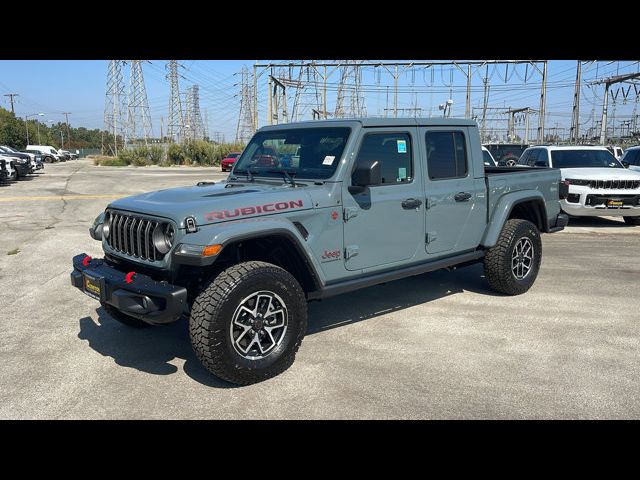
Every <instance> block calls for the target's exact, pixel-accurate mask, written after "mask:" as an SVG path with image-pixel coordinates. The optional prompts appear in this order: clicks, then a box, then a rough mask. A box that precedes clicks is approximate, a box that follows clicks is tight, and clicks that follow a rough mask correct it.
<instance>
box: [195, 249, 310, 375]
mask: <svg viewBox="0 0 640 480" xmlns="http://www.w3.org/2000/svg"><path fill="white" fill-rule="evenodd" d="M306 329H307V302H306V298H305V295H304V292H303V290H302V288H301V287H300V284H299V283H298V282H297V280H296V279H295V277H293V275H291V274H290V273H289V272H287V271H286V270H284V269H282V268H280V267H278V266H276V265H272V264H270V263H265V262H257V261H249V262H244V263H239V264H237V265H234V266H232V267H229V268H227V269H226V270H224V271H223V272H222V273H220V274H219V275H218V276H217V277H216V278H215V279H214V280H213V281H212V282H211V283H210V284H209V285H208V286H207V287H206V288H205V289H204V290H203V291H202V293H200V295H198V297H197V298H196V300H195V302H194V304H193V308H192V309H191V317H190V319H189V333H190V337H191V345H192V346H193V349H194V351H195V353H196V356H197V357H198V359H199V360H200V361H201V362H202V364H203V365H204V367H205V368H206V369H207V370H209V371H210V372H211V373H213V374H214V375H216V376H218V377H220V378H222V379H224V380H226V381H228V382H231V383H235V384H239V385H249V384H251V383H256V382H260V381H263V380H266V379H268V378H271V377H274V376H276V375H278V374H280V373H282V372H283V371H285V370H286V369H287V368H289V367H290V366H291V364H292V363H293V361H294V359H295V355H296V352H297V351H298V348H299V347H300V344H301V343H302V338H303V337H304V334H305V332H306Z"/></svg>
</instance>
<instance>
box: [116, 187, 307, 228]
mask: <svg viewBox="0 0 640 480" xmlns="http://www.w3.org/2000/svg"><path fill="white" fill-rule="evenodd" d="M308 188H309V187H304V186H302V187H296V188H292V187H291V186H289V185H282V184H269V183H262V182H254V183H242V184H238V183H233V184H231V183H222V182H221V183H217V184H203V185H200V186H198V185H194V186H191V187H178V188H169V189H166V190H158V191H155V192H149V193H143V194H141V195H135V196H132V197H126V198H120V199H118V200H116V201H114V202H111V204H109V208H114V209H118V210H126V211H130V212H137V213H142V214H147V215H151V216H158V217H165V218H170V219H172V220H173V221H174V222H175V223H176V224H177V225H178V227H179V228H184V220H185V218H187V217H194V218H195V219H196V224H197V225H208V224H212V223H220V222H226V221H230V220H239V219H242V218H250V217H256V216H265V215H273V214H277V213H285V212H287V211H300V210H306V209H310V208H312V201H311V197H310V196H309V192H308V191H307V190H308Z"/></svg>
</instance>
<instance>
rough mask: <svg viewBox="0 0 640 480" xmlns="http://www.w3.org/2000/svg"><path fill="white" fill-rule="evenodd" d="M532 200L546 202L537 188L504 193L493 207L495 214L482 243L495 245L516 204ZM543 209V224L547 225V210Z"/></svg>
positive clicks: (490, 220) (490, 245)
mask: <svg viewBox="0 0 640 480" xmlns="http://www.w3.org/2000/svg"><path fill="white" fill-rule="evenodd" d="M531 200H533V201H536V202H540V203H542V205H543V206H544V204H545V202H544V196H543V195H542V193H540V192H539V191H537V190H520V191H518V192H510V193H506V194H505V195H503V196H502V198H500V200H498V203H497V204H496V206H495V207H494V209H493V215H492V216H491V218H490V219H489V223H488V225H487V230H486V231H485V234H484V236H483V237H482V241H481V242H480V245H482V246H483V247H485V248H491V247H493V246H494V245H495V244H496V243H497V242H498V237H499V236H500V233H501V232H502V227H504V224H505V223H506V222H507V219H508V218H509V215H511V212H512V211H513V208H514V207H515V206H516V205H519V204H521V203H524V202H529V201H531ZM542 210H543V211H542V214H543V218H542V224H543V226H546V225H548V223H547V212H546V209H544V208H543V209H542ZM545 228H546V227H545Z"/></svg>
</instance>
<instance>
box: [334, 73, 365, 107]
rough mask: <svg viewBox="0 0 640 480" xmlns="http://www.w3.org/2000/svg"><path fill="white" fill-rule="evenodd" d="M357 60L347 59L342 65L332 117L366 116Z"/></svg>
mask: <svg viewBox="0 0 640 480" xmlns="http://www.w3.org/2000/svg"><path fill="white" fill-rule="evenodd" d="M361 77H362V75H361V71H360V62H359V61H347V62H346V63H345V66H343V67H342V71H341V75H340V83H339V84H338V95H337V100H336V110H335V114H334V117H336V118H344V117H366V116H367V107H366V105H365V101H364V94H363V92H362V89H361V87H360V84H361Z"/></svg>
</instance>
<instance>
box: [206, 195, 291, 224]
mask: <svg viewBox="0 0 640 480" xmlns="http://www.w3.org/2000/svg"><path fill="white" fill-rule="evenodd" d="M295 208H304V200H289V201H288V202H275V203H265V204H264V205H253V206H248V207H240V208H234V209H233V210H218V211H215V212H208V213H205V214H204V218H205V220H207V221H209V222H211V221H215V220H224V219H225V218H235V217H243V216H246V215H256V214H260V213H275V212H280V211H282V210H289V209H295Z"/></svg>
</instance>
